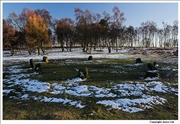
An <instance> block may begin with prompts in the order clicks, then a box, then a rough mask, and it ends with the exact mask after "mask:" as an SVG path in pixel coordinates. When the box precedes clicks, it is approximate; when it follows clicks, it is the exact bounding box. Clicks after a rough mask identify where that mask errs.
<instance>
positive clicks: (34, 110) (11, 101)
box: [3, 58, 178, 120]
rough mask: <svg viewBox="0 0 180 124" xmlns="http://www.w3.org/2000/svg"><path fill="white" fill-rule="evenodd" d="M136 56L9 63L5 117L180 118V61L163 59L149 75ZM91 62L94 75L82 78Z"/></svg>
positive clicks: (5, 69)
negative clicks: (37, 68) (153, 76)
mask: <svg viewBox="0 0 180 124" xmlns="http://www.w3.org/2000/svg"><path fill="white" fill-rule="evenodd" d="M134 62H135V60H134V59H102V58H99V59H94V60H93V61H88V60H87V59H82V58H81V59H78V58H73V59H55V60H52V59H51V60H49V63H43V64H42V65H43V73H41V74H38V73H36V72H34V70H33V69H31V68H30V64H29V62H16V63H13V62H12V63H9V64H5V65H3V120H178V65H177V63H167V62H163V61H161V62H158V65H159V66H158V69H159V70H160V71H159V73H160V78H159V79H158V80H145V79H144V78H143V77H144V75H145V73H146V71H147V70H148V68H147V63H148V62H149V61H143V63H142V64H135V63H134ZM84 67H87V68H88V79H86V80H81V79H79V78H77V75H78V70H79V69H81V68H84Z"/></svg>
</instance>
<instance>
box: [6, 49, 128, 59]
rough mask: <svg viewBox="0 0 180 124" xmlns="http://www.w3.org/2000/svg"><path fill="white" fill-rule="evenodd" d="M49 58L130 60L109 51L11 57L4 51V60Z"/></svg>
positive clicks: (49, 52)
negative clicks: (90, 57)
mask: <svg viewBox="0 0 180 124" xmlns="http://www.w3.org/2000/svg"><path fill="white" fill-rule="evenodd" d="M44 55H45V56H47V57H48V59H49V60H51V59H67V58H88V57H89V56H90V55H93V57H94V58H128V56H127V55H125V54H122V53H120V52H114V51H112V53H111V54H109V53H108V51H107V50H104V51H103V52H96V51H94V52H92V54H87V53H84V52H82V50H81V49H74V50H73V52H61V50H60V49H57V50H53V51H51V50H47V51H46V54H41V55H39V56H38V55H37V54H36V55H35V54H32V55H29V54H28V52H27V51H22V52H21V53H17V54H16V55H15V56H10V52H9V51H3V60H14V61H18V60H22V61H29V60H30V59H32V58H33V59H40V60H42V57H43V56H44Z"/></svg>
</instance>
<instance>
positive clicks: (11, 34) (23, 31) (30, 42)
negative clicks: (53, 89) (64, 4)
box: [3, 6, 178, 55]
mask: <svg viewBox="0 0 180 124" xmlns="http://www.w3.org/2000/svg"><path fill="white" fill-rule="evenodd" d="M112 12H113V14H112V15H110V14H109V13H107V12H106V11H104V12H103V13H102V14H99V13H92V12H90V11H89V10H88V9H86V10H84V11H83V10H81V9H80V8H78V7H77V8H75V9H74V13H75V20H73V19H71V18H61V19H56V18H53V17H52V16H51V14H50V12H49V11H48V10H46V9H37V10H30V9H28V8H24V9H23V10H22V12H21V13H20V14H16V13H15V12H12V13H10V14H9V16H8V17H7V18H6V19H3V49H8V50H10V51H11V55H14V53H15V51H16V50H22V49H26V50H27V51H28V52H29V54H32V53H35V52H36V51H37V53H38V55H40V52H41V51H42V52H43V53H44V52H45V50H46V49H49V48H53V47H54V46H58V47H60V48H61V49H62V52H64V51H65V50H67V51H72V48H74V47H81V48H82V51H83V52H87V51H90V52H91V51H92V50H96V49H99V50H102V49H103V48H104V47H106V48H108V52H109V53H111V51H112V49H115V50H116V51H118V49H119V48H121V47H124V46H127V47H146V48H148V47H163V48H166V47H172V48H173V47H178V21H177V20H175V21H174V23H173V25H169V24H167V23H165V22H162V24H163V28H158V27H157V24H156V23H155V22H154V21H146V22H142V23H141V25H140V26H139V27H133V26H128V27H126V26H125V25H124V22H125V21H126V18H125V17H124V13H123V12H121V11H120V9H119V8H118V7H117V6H115V7H114V8H113V9H112Z"/></svg>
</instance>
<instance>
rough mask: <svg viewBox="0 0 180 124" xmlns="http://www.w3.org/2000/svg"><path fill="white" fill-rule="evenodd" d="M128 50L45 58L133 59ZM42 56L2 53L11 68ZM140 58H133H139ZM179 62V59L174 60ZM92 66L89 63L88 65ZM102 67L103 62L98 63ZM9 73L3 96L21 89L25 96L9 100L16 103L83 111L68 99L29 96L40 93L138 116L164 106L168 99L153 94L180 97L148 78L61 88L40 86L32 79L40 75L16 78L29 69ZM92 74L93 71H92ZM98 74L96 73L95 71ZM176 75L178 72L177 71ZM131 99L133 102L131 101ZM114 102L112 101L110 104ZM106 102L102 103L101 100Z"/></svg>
mask: <svg viewBox="0 0 180 124" xmlns="http://www.w3.org/2000/svg"><path fill="white" fill-rule="evenodd" d="M127 52H128V50H127V49H122V50H121V51H119V52H114V51H113V53H112V54H109V53H108V51H106V50H104V51H103V52H93V53H92V54H86V53H83V52H82V50H80V49H74V50H73V52H61V51H60V50H53V51H50V50H49V51H47V52H46V54H45V55H46V56H47V57H48V59H49V60H51V59H65V58H66V59H67V58H69V59H70V58H88V57H89V56H90V55H93V57H94V58H125V59H128V58H131V57H132V56H130V55H127V54H124V53H127ZM42 57H43V55H40V56H37V55H28V53H27V51H23V52H22V53H18V54H17V55H15V56H12V57H11V56H10V54H9V52H8V51H3V64H8V63H11V62H19V61H29V60H30V59H32V58H33V59H38V60H42ZM136 57H137V56H134V58H136ZM71 61H72V60H67V61H66V63H68V62H69V63H71ZM173 61H174V62H177V59H174V60H173ZM88 62H89V61H88ZM97 62H99V63H101V61H100V60H99V61H97ZM140 65H141V64H127V66H132V67H137V66H140ZM112 67H114V68H120V69H123V70H124V67H122V66H115V65H112ZM170 69H171V68H170V67H166V68H162V70H170ZM6 70H8V72H11V75H9V77H7V78H6V79H3V85H4V87H3V95H8V94H10V93H11V92H15V89H13V87H14V86H20V87H21V88H22V92H15V94H16V95H15V96H10V98H14V99H22V100H26V99H30V98H31V99H34V100H39V101H41V102H57V103H63V104H66V105H71V106H75V107H78V108H84V107H85V106H86V103H83V102H82V101H75V100H70V99H67V98H56V97H47V96H31V95H30V94H28V92H37V93H42V94H43V93H50V94H52V95H56V94H69V95H73V96H76V97H96V98H97V99H98V98H101V100H100V101H97V102H96V103H95V104H102V105H104V106H109V107H112V108H115V109H119V110H122V111H125V112H130V113H132V112H139V111H143V110H145V109H148V108H153V106H154V105H156V104H163V103H165V102H166V99H164V98H162V97H159V96H152V95H150V94H151V92H160V93H169V92H171V93H174V94H175V95H178V89H176V88H171V87H170V86H166V85H165V84H163V83H162V82H160V81H155V80H158V79H152V78H151V79H150V78H147V79H145V80H144V82H135V83H133V82H127V83H123V84H122V83H117V84H115V83H112V86H111V87H109V88H105V87H97V86H92V85H80V83H79V82H82V81H85V79H84V80H82V79H81V78H73V79H68V80H67V81H64V82H63V83H62V84H58V83H55V82H54V83H48V82H40V81H37V80H32V79H30V76H31V75H37V74H36V73H32V74H17V73H20V72H26V71H27V70H26V69H23V70H22V69H20V67H19V66H17V65H14V66H8V67H5V68H3V73H5V71H6ZM92 71H93V70H92ZM94 71H96V70H94ZM173 71H178V69H174V70H173ZM111 73H115V74H116V73H117V74H118V73H126V72H124V71H123V72H117V71H112V72H111ZM131 96H132V98H131V99H130V97H131ZM109 98H110V99H112V100H109ZM102 99H103V100H102ZM18 104H19V103H18Z"/></svg>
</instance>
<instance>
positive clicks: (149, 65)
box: [147, 63, 157, 70]
mask: <svg viewBox="0 0 180 124" xmlns="http://www.w3.org/2000/svg"><path fill="white" fill-rule="evenodd" d="M154 65H156V63H154ZM154 65H153V64H151V63H148V65H147V67H148V68H149V69H150V70H157V68H156V67H155V66H154Z"/></svg>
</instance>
